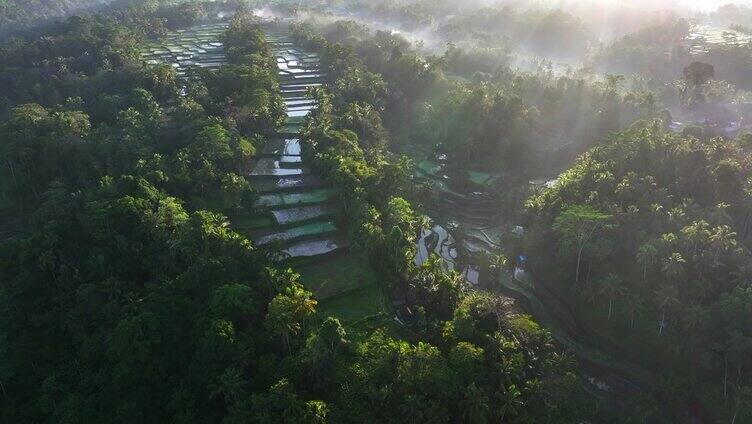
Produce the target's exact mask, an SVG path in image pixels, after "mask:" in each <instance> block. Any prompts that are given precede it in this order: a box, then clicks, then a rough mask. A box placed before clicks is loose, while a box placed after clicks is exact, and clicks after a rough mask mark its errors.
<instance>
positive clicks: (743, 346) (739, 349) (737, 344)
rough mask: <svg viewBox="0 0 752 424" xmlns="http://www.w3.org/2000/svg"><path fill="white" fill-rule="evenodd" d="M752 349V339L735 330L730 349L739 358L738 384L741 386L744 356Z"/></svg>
mask: <svg viewBox="0 0 752 424" xmlns="http://www.w3.org/2000/svg"><path fill="white" fill-rule="evenodd" d="M750 348H752V339H750V338H749V337H747V336H745V335H744V334H742V332H741V331H737V330H734V331H732V332H731V333H730V334H729V341H728V349H729V351H730V352H731V353H735V354H736V357H737V362H736V364H737V368H736V384H737V385H738V384H739V379H740V378H741V375H742V359H744V354H745V353H746V352H747V351H748V350H749V349H750Z"/></svg>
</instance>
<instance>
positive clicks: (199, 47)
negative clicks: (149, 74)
mask: <svg viewBox="0 0 752 424" xmlns="http://www.w3.org/2000/svg"><path fill="white" fill-rule="evenodd" d="M227 25H228V24H227V22H218V23H212V24H205V25H197V26H194V27H191V28H188V29H186V30H178V31H175V32H172V33H170V34H169V35H167V36H166V37H164V38H162V39H160V40H155V41H153V42H151V43H149V44H148V45H146V46H145V47H144V48H143V49H142V50H141V55H142V57H143V58H144V60H146V61H147V63H152V64H157V63H169V64H170V65H172V66H173V67H174V68H175V69H176V70H177V73H178V75H181V76H182V75H185V72H186V71H187V69H188V67H190V66H198V67H201V68H208V69H218V68H219V67H220V66H222V65H224V64H225V63H227V57H226V55H225V50H224V46H223V45H222V42H221V41H220V38H221V35H222V33H224V31H225V29H227Z"/></svg>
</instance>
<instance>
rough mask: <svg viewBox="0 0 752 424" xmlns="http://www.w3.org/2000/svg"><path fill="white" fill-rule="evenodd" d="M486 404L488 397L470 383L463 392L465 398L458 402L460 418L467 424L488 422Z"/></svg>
mask: <svg viewBox="0 0 752 424" xmlns="http://www.w3.org/2000/svg"><path fill="white" fill-rule="evenodd" d="M488 404H489V401H488V396H486V394H485V393H484V392H483V389H481V388H480V387H478V386H477V385H475V383H470V385H469V386H467V390H465V398H464V399H462V400H461V401H460V405H461V407H462V416H463V417H464V418H465V421H466V422H468V423H472V424H485V423H487V422H488V411H489V407H488Z"/></svg>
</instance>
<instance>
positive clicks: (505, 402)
mask: <svg viewBox="0 0 752 424" xmlns="http://www.w3.org/2000/svg"><path fill="white" fill-rule="evenodd" d="M502 396H503V397H502V402H501V407H500V408H499V409H500V410H501V419H500V420H499V421H500V422H504V416H505V415H506V414H507V413H509V414H511V415H517V413H518V412H519V410H520V408H522V406H523V405H524V404H525V403H524V402H523V400H522V399H521V398H522V393H520V391H519V389H517V386H515V385H514V384H511V385H509V386H508V387H507V388H506V390H504V393H503V394H502Z"/></svg>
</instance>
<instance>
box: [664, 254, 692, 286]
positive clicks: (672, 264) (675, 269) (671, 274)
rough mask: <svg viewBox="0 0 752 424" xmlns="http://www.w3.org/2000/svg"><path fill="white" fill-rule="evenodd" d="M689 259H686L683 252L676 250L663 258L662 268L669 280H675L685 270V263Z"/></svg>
mask: <svg viewBox="0 0 752 424" xmlns="http://www.w3.org/2000/svg"><path fill="white" fill-rule="evenodd" d="M686 262H687V261H685V260H684V258H683V257H682V255H681V253H678V252H674V253H672V254H671V256H669V257H667V258H665V259H664V260H663V265H662V266H661V270H662V271H663V273H664V274H665V275H666V278H668V280H669V281H675V279H676V278H678V277H679V276H680V275H681V274H682V272H683V271H684V264H685V263H686Z"/></svg>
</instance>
